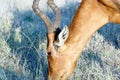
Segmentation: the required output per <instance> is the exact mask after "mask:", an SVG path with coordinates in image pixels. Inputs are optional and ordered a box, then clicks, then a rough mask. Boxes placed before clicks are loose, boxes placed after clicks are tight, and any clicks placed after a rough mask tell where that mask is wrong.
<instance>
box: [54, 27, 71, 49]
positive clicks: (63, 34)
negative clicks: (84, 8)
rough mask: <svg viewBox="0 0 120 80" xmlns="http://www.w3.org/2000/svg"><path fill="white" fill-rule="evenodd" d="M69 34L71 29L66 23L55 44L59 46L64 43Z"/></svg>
mask: <svg viewBox="0 0 120 80" xmlns="http://www.w3.org/2000/svg"><path fill="white" fill-rule="evenodd" d="M68 36H69V29H68V27H67V25H65V26H64V28H63V29H62V31H61V32H60V33H59V35H58V38H57V41H55V42H54V44H55V45H56V46H58V47H60V46H62V45H64V43H65V41H66V40H67V38H68Z"/></svg>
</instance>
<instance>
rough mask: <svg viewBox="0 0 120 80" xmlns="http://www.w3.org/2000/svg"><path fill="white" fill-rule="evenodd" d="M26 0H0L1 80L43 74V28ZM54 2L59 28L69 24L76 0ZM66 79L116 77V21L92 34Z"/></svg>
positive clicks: (119, 40)
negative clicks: (72, 72) (59, 13)
mask: <svg viewBox="0 0 120 80" xmlns="http://www.w3.org/2000/svg"><path fill="white" fill-rule="evenodd" d="M26 1H27V0H26ZM26 1H25V0H0V5H1V6H0V10H1V11H0V79H2V80H6V79H7V80H43V79H46V77H47V76H46V75H47V61H46V60H47V59H46V54H45V50H46V43H47V40H46V33H47V30H46V28H45V25H44V23H43V22H42V20H41V19H40V18H39V17H38V16H36V15H35V14H34V13H33V11H32V9H31V5H32V1H33V0H29V1H27V2H26ZM41 1H43V2H44V0H41ZM58 1H60V0H58ZM75 1H77V2H79V1H80V0H75ZM55 2H57V0H55ZM64 3H65V4H64ZM44 4H45V2H44ZM58 5H59V7H60V8H61V13H62V20H61V28H62V27H63V26H64V25H69V24H70V22H71V20H72V18H73V15H74V13H75V11H76V9H77V7H78V5H79V3H76V2H74V3H73V1H72V0H70V1H67V0H64V2H61V3H58ZM40 7H43V6H41V5H40ZM43 11H44V12H46V11H48V12H47V13H46V14H47V15H48V16H49V17H50V18H51V19H52V21H54V19H53V17H54V14H53V13H52V11H51V10H50V9H49V8H48V6H46V7H43ZM70 79H71V80H120V25H115V24H111V23H110V24H107V25H106V26H105V27H103V28H102V29H100V30H99V31H98V32H96V33H95V34H94V35H93V37H92V38H91V40H90V41H89V43H88V44H87V46H86V48H85V49H84V51H83V53H82V55H81V57H80V59H79V60H78V64H77V67H76V69H75V71H74V74H73V75H72V77H71V78H70Z"/></svg>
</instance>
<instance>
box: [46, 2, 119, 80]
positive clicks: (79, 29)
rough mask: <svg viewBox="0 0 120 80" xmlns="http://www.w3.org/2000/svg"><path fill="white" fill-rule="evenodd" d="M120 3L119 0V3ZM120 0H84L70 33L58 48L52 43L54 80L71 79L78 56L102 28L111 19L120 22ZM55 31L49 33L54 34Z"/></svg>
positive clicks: (49, 56) (50, 48)
mask: <svg viewBox="0 0 120 80" xmlns="http://www.w3.org/2000/svg"><path fill="white" fill-rule="evenodd" d="M118 3H119V4H118ZM118 6H120V0H83V1H82V3H81V5H80V6H79V8H78V10H77V12H76V14H75V16H74V18H73V20H72V22H71V24H70V27H69V33H70V34H69V37H68V39H67V41H66V43H65V45H63V46H62V47H60V48H59V49H58V51H56V50H55V49H54V46H53V45H52V44H53V42H50V43H49V44H48V51H49V52H51V54H48V64H49V69H48V70H49V71H48V76H49V79H51V80H66V79H68V78H69V77H70V76H71V74H72V72H73V71H74V68H75V66H76V63H77V60H78V58H79V56H80V54H81V52H82V50H83V48H84V47H85V45H86V44H87V42H88V40H89V39H90V38H91V36H92V34H93V33H95V32H96V31H97V30H98V29H99V28H101V27H102V26H103V25H105V24H106V23H108V22H114V23H120V8H119V7H118ZM52 35H53V34H49V35H48V37H51V36H52Z"/></svg>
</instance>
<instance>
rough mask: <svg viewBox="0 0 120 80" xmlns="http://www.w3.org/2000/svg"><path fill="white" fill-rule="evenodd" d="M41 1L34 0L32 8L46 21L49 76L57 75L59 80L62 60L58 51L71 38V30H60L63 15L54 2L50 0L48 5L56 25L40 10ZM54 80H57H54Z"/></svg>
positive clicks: (65, 27)
mask: <svg viewBox="0 0 120 80" xmlns="http://www.w3.org/2000/svg"><path fill="white" fill-rule="evenodd" d="M39 1H40V0H34V1H33V5H32V8H33V11H34V12H35V13H36V14H37V15H38V16H39V17H40V18H41V19H42V20H43V21H44V23H45V25H46V28H47V30H48V33H47V38H48V43H47V50H46V52H47V56H48V64H49V67H48V68H49V69H48V70H49V72H48V74H49V77H50V76H52V75H55V76H56V77H57V79H58V75H57V74H58V73H59V69H60V68H59V67H60V65H58V64H59V62H60V58H58V56H60V55H59V52H58V49H59V48H60V47H61V46H63V45H64V43H65V42H66V40H67V38H68V36H69V29H68V27H67V26H66V25H65V26H64V27H63V29H62V30H61V29H60V21H61V13H60V10H59V8H58V7H57V6H56V5H55V3H54V1H53V0H48V2H47V4H48V5H49V7H50V8H51V9H52V10H53V12H54V13H55V20H54V23H52V21H51V20H50V19H49V17H48V16H46V15H45V14H44V13H43V12H42V11H41V10H40V9H39V7H38V6H39ZM56 59H57V60H56ZM56 64H57V65H56ZM54 70H55V71H54ZM57 71H58V72H57ZM53 72H54V74H53ZM55 72H56V73H55ZM59 77H60V76H59ZM52 79H56V78H52Z"/></svg>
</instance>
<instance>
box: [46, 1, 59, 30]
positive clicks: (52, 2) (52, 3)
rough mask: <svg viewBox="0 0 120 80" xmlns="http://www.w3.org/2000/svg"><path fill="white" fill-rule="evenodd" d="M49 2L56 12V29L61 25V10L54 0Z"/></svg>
mask: <svg viewBox="0 0 120 80" xmlns="http://www.w3.org/2000/svg"><path fill="white" fill-rule="evenodd" d="M47 3H48V5H49V6H50V8H51V9H52V10H53V12H54V13H55V21H54V25H53V26H54V29H55V30H56V29H57V28H59V27H60V20H61V12H60V10H59V8H58V7H57V6H56V4H55V3H54V1H53V0H48V2H47Z"/></svg>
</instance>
